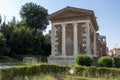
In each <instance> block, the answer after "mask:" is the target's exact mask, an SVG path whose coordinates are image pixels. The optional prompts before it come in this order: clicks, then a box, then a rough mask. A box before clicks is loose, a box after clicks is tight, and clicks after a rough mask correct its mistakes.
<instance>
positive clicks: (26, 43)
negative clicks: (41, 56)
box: [10, 27, 33, 55]
mask: <svg viewBox="0 0 120 80" xmlns="http://www.w3.org/2000/svg"><path fill="white" fill-rule="evenodd" d="M32 39H33V35H32V30H31V29H29V28H27V27H18V28H16V29H15V30H14V31H13V33H12V34H11V36H10V44H11V48H12V51H13V52H14V53H16V54H24V55H26V54H32V51H33V43H32Z"/></svg>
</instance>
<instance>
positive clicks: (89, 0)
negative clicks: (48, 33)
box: [0, 0, 120, 49]
mask: <svg viewBox="0 0 120 80" xmlns="http://www.w3.org/2000/svg"><path fill="white" fill-rule="evenodd" d="M26 2H34V3H37V4H38V5H41V6H43V7H45V8H46V9H48V13H49V14H51V13H53V12H55V11H58V10H60V9H62V8H64V7H66V6H71V7H77V8H83V9H89V10H93V11H94V13H95V15H96V17H97V22H98V25H99V26H100V28H99V29H100V30H99V33H100V34H102V35H105V36H106V39H107V45H108V47H109V48H110V49H112V48H114V47H120V36H119V34H120V25H119V24H120V9H119V8H120V0H116V1H113V0H0V14H1V15H2V16H3V15H6V17H7V20H11V18H12V16H15V17H16V18H17V19H18V20H20V16H19V11H20V9H21V6H22V5H24V4H25V3H26ZM50 27H51V26H50V25H49V26H48V29H50Z"/></svg>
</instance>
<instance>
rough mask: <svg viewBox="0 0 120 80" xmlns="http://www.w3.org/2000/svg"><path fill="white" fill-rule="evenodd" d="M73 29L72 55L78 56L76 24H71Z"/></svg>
mask: <svg viewBox="0 0 120 80" xmlns="http://www.w3.org/2000/svg"><path fill="white" fill-rule="evenodd" d="M73 29H74V55H77V54H78V37H77V35H78V34H77V23H73Z"/></svg>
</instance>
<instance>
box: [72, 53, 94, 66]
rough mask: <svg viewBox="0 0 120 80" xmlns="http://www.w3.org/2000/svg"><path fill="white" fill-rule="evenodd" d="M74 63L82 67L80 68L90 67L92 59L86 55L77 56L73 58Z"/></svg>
mask: <svg viewBox="0 0 120 80" xmlns="http://www.w3.org/2000/svg"><path fill="white" fill-rule="evenodd" d="M74 60H75V62H76V63H77V64H78V65H82V66H91V65H92V61H93V60H92V58H91V57H90V56H88V55H85V54H84V55H80V54H79V55H77V56H76V57H75V59H74Z"/></svg>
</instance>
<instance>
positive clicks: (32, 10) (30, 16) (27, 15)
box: [20, 2, 49, 31]
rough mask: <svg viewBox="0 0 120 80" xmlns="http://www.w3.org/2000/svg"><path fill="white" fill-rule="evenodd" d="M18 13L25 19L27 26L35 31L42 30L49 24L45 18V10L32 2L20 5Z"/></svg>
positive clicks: (46, 14)
mask: <svg viewBox="0 0 120 80" xmlns="http://www.w3.org/2000/svg"><path fill="white" fill-rule="evenodd" d="M20 15H21V17H22V19H23V20H25V21H26V24H27V26H28V27H30V28H32V29H34V30H35V31H37V30H38V31H43V30H45V29H46V27H47V25H48V24H49V23H48V20H47V16H48V13H47V10H46V9H45V8H44V7H42V6H40V5H37V4H35V3H32V2H30V3H26V4H25V5H23V6H22V8H21V10H20Z"/></svg>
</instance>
